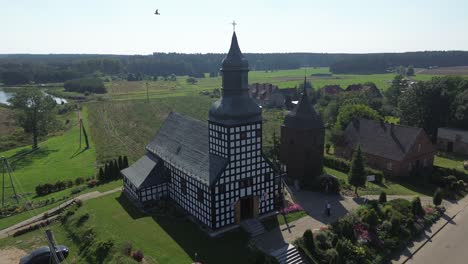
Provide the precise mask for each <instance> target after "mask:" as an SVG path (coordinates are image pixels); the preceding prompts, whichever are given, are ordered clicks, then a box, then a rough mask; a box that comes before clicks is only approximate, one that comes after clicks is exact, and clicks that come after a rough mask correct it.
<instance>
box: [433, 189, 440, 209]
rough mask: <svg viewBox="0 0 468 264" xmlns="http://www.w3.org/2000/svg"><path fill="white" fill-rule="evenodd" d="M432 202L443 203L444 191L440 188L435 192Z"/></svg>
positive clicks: (437, 204) (435, 203) (436, 204)
mask: <svg viewBox="0 0 468 264" xmlns="http://www.w3.org/2000/svg"><path fill="white" fill-rule="evenodd" d="M432 203H433V204H434V205H435V206H439V205H441V204H442V191H441V190H440V189H437V190H436V191H435V193H434V197H433V198H432Z"/></svg>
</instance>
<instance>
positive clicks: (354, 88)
mask: <svg viewBox="0 0 468 264" xmlns="http://www.w3.org/2000/svg"><path fill="white" fill-rule="evenodd" d="M345 91H346V92H367V93H370V94H372V95H374V96H376V97H382V93H381V92H380V90H379V88H377V86H375V84H373V83H368V84H351V85H348V87H346V89H345Z"/></svg>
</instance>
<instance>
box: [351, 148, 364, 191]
mask: <svg viewBox="0 0 468 264" xmlns="http://www.w3.org/2000/svg"><path fill="white" fill-rule="evenodd" d="M348 182H349V184H351V185H352V186H354V188H355V189H354V192H355V193H356V195H358V192H357V189H358V187H362V186H364V185H365V184H366V174H365V171H364V160H363V158H362V152H361V146H358V149H357V151H356V152H354V154H353V159H352V160H351V168H350V169H349V173H348Z"/></svg>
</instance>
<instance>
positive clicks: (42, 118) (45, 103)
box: [8, 88, 56, 149]
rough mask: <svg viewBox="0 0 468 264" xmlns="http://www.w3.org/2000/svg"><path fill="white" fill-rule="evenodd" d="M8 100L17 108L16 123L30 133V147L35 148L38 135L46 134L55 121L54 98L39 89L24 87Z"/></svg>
mask: <svg viewBox="0 0 468 264" xmlns="http://www.w3.org/2000/svg"><path fill="white" fill-rule="evenodd" d="M8 102H9V103H10V104H11V105H12V106H13V107H14V108H15V109H16V110H17V111H16V115H15V118H16V121H17V123H18V124H19V125H20V126H21V127H22V128H23V129H24V131H25V132H26V133H31V134H32V136H33V144H32V148H33V149H36V148H37V144H38V137H39V136H44V135H47V133H48V131H49V130H50V129H51V128H52V126H53V124H54V123H55V111H54V110H55V106H56V103H55V101H54V99H52V97H51V96H49V95H47V94H45V93H43V92H42V91H41V90H38V89H34V88H26V89H21V90H18V92H17V93H16V94H15V95H14V96H13V97H12V98H10V99H9V100H8Z"/></svg>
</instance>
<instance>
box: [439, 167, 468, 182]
mask: <svg viewBox="0 0 468 264" xmlns="http://www.w3.org/2000/svg"><path fill="white" fill-rule="evenodd" d="M433 168H434V171H433V174H435V173H440V175H441V176H448V175H453V176H455V177H457V179H458V180H463V181H465V182H468V173H466V172H464V171H461V170H457V169H453V168H445V167H439V166H436V165H434V166H433Z"/></svg>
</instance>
